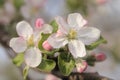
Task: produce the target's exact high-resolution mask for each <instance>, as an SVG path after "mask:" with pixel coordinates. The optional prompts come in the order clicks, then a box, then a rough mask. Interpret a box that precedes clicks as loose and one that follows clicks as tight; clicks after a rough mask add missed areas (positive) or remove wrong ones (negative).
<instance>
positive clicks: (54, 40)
mask: <svg viewBox="0 0 120 80" xmlns="http://www.w3.org/2000/svg"><path fill="white" fill-rule="evenodd" d="M47 41H48V43H49V44H50V45H51V46H52V47H53V48H60V47H63V46H65V45H66V44H67V43H68V40H67V39H66V37H64V36H59V37H58V36H56V34H52V35H51V36H49V37H48V39H47Z"/></svg>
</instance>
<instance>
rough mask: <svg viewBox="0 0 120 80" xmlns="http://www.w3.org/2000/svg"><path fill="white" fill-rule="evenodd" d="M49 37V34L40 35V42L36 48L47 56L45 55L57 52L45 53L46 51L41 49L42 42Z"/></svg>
mask: <svg viewBox="0 0 120 80" xmlns="http://www.w3.org/2000/svg"><path fill="white" fill-rule="evenodd" d="M49 35H50V34H44V33H42V34H41V40H40V41H39V43H38V47H39V49H40V50H41V51H42V53H45V54H47V55H53V54H54V53H55V52H57V51H59V49H54V50H52V51H47V50H45V49H44V48H43V46H42V44H43V42H44V41H45V40H47V38H48V37H49Z"/></svg>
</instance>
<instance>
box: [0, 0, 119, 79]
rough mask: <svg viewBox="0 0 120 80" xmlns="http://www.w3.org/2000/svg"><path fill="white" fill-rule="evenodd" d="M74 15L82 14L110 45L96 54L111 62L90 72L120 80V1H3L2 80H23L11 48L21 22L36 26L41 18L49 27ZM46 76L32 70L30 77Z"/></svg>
mask: <svg viewBox="0 0 120 80" xmlns="http://www.w3.org/2000/svg"><path fill="white" fill-rule="evenodd" d="M73 12H79V13H81V14H82V15H83V16H84V18H85V19H87V20H88V22H89V23H88V25H90V26H95V27H97V28H99V29H100V30H101V31H102V35H103V36H104V38H105V39H106V40H107V41H108V44H105V45H100V46H99V47H98V48H97V49H95V50H94V51H95V52H96V53H97V52H98V53H99V52H102V53H105V54H106V55H107V59H106V60H105V61H104V62H100V63H97V64H96V65H95V67H93V68H92V67H89V68H88V71H91V72H95V71H97V72H98V73H99V74H100V75H103V76H106V77H109V78H112V79H114V80H120V0H0V80H23V78H22V68H17V67H16V66H15V65H14V64H13V63H12V58H13V57H14V56H15V55H16V53H14V52H13V51H12V50H11V49H10V48H9V46H8V44H9V40H10V38H11V37H13V36H17V35H16V31H15V25H16V23H17V22H19V21H21V20H26V21H28V22H29V23H30V24H31V25H32V26H34V23H35V20H36V19H37V18H43V19H44V20H45V21H46V22H47V23H49V22H50V21H51V20H52V19H53V18H54V17H55V16H58V15H59V16H63V17H65V18H66V17H67V15H68V14H69V13H73ZM46 75H47V74H43V73H40V72H38V71H34V70H30V71H29V75H28V77H29V80H44V78H45V77H46Z"/></svg>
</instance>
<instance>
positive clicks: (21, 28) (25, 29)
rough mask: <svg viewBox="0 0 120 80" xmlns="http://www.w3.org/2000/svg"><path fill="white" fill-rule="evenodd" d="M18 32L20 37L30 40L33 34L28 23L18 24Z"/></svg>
mask: <svg viewBox="0 0 120 80" xmlns="http://www.w3.org/2000/svg"><path fill="white" fill-rule="evenodd" d="M16 30H17V33H18V35H19V36H22V37H24V38H25V39H27V38H29V37H30V36H31V35H32V34H33V29H32V27H31V26H30V25H29V23H28V22H26V21H21V22H19V23H18V24H17V26H16Z"/></svg>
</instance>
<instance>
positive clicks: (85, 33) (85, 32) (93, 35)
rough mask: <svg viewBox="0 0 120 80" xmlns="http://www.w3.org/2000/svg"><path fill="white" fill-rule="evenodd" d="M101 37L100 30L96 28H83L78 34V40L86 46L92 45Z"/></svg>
mask: <svg viewBox="0 0 120 80" xmlns="http://www.w3.org/2000/svg"><path fill="white" fill-rule="evenodd" d="M99 37H100V30H98V29H97V28H94V27H83V28H82V29H80V30H79V32H78V38H79V39H80V40H81V41H82V42H83V43H84V44H85V45H90V44H91V43H93V42H95V41H96V40H98V39H99Z"/></svg>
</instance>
